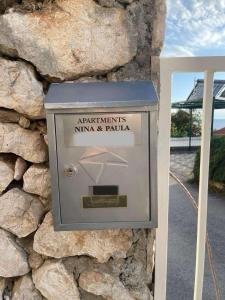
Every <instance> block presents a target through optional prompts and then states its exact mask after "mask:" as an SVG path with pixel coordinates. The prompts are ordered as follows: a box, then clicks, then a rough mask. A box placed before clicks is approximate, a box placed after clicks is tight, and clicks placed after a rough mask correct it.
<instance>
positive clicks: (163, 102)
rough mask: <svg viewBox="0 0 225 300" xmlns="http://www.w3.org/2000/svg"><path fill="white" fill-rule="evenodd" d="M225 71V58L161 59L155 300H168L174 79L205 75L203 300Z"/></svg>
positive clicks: (197, 298)
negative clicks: (218, 82)
mask: <svg viewBox="0 0 225 300" xmlns="http://www.w3.org/2000/svg"><path fill="white" fill-rule="evenodd" d="M224 71H225V57H177V58H161V59H160V84H161V88H160V109H159V140H158V198H159V199H158V229H157V230H156V257H155V266H156V269H155V270H156V272H155V293H154V294H155V297H154V299H155V300H165V299H166V279H167V244H168V243H167V242H168V208H169V164H170V124H171V116H170V113H171V79H172V74H173V73H175V72H177V73H178V72H204V74H205V80H204V97H203V122H202V141H201V162H200V182H199V199H198V207H199V208H198V228H197V248H196V266H195V283H194V296H193V299H194V300H201V299H202V289H203V277H204V262H205V242H206V223H207V202H208V174H209V153H210V138H211V119H212V104H213V77H214V73H215V72H224Z"/></svg>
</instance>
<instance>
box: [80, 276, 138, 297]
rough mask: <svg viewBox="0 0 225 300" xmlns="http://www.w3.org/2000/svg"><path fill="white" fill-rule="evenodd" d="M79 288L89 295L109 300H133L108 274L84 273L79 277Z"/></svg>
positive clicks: (120, 284)
mask: <svg viewBox="0 0 225 300" xmlns="http://www.w3.org/2000/svg"><path fill="white" fill-rule="evenodd" d="M79 286H80V287H81V288H82V289H84V290H86V291H88V292H89V293H92V294H95V295H100V296H103V297H104V298H105V299H110V300H121V299H126V300H135V298H134V297H132V296H131V295H130V293H129V291H128V290H127V289H126V288H125V287H124V285H123V284H122V283H121V282H120V280H119V279H117V278H115V277H113V276H112V275H110V274H107V273H102V272H96V271H86V272H83V273H82V274H81V275H80V277H79Z"/></svg>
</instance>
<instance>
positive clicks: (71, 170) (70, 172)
mask: <svg viewBox="0 0 225 300" xmlns="http://www.w3.org/2000/svg"><path fill="white" fill-rule="evenodd" d="M77 173H78V169H77V167H75V166H66V167H65V168H64V175H65V176H67V177H72V176H74V175H76V174H77Z"/></svg>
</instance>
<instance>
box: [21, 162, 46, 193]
mask: <svg viewBox="0 0 225 300" xmlns="http://www.w3.org/2000/svg"><path fill="white" fill-rule="evenodd" d="M23 189H24V191H26V192H28V193H32V194H37V195H40V196H41V197H44V198H48V197H49V195H50V193H51V185H50V175H49V169H48V167H47V166H45V165H42V164H40V165H39V164H35V165H32V166H31V167H30V168H29V169H28V170H27V171H26V173H25V174H24V176H23Z"/></svg>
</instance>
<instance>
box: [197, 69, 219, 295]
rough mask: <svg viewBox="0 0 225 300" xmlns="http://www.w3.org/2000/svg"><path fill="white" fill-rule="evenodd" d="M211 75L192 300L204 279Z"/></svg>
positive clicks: (205, 105) (206, 85)
mask: <svg viewBox="0 0 225 300" xmlns="http://www.w3.org/2000/svg"><path fill="white" fill-rule="evenodd" d="M213 75H214V73H213V72H209V71H206V72H205V80H204V97H203V119H202V141H201V162H200V178H199V197H198V229H197V248H196V267H195V289H194V300H200V299H202V288H203V278H204V265H205V241H206V225H207V204H208V177H209V156H210V139H211V124H212V105H213Z"/></svg>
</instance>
